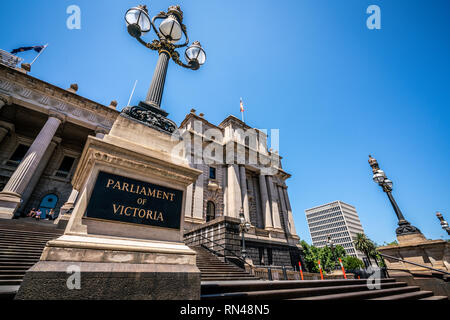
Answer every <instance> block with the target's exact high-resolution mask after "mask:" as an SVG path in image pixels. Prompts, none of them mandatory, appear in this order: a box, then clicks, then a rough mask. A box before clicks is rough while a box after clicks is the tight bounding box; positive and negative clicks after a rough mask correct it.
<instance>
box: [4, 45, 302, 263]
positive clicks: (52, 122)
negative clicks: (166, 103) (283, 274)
mask: <svg viewBox="0 0 450 320" xmlns="http://www.w3.org/2000/svg"><path fill="white" fill-rule="evenodd" d="M11 59H13V57H8V54H7V53H4V52H2V59H1V61H0V62H1V63H0V218H2V217H3V218H4V217H7V216H8V215H9V216H11V214H13V215H14V217H16V218H19V219H23V218H24V219H30V218H25V217H26V215H27V213H28V212H30V210H31V209H33V208H36V209H37V208H40V209H41V211H42V213H43V214H44V215H45V214H46V212H48V211H49V210H51V209H54V211H55V212H56V213H58V214H59V216H60V217H61V218H62V217H63V216H65V215H66V216H67V215H70V213H71V209H73V207H74V205H75V204H76V201H77V196H78V190H75V189H74V188H73V187H72V183H71V181H72V177H73V175H74V173H75V171H76V168H77V164H78V161H79V159H80V156H81V154H82V152H83V148H84V145H85V143H86V139H87V138H88V136H95V137H97V138H102V137H103V136H105V135H107V134H108V132H109V131H110V129H111V127H112V126H113V123H114V121H115V120H116V118H117V117H118V116H119V114H120V111H118V110H116V107H117V103H116V102H115V101H111V103H110V104H109V105H104V104H101V103H98V102H95V101H92V100H90V99H87V98H85V97H82V96H80V95H78V94H77V90H78V86H77V85H76V84H72V85H70V86H68V88H67V89H63V88H59V87H57V86H54V85H52V84H50V83H47V82H45V81H42V80H40V79H37V78H34V77H32V76H31V75H30V74H29V70H28V71H26V70H24V69H23V68H17V67H16V66H15V65H16V63H11ZM178 129H179V130H180V132H183V139H184V140H185V141H192V148H191V149H189V150H190V151H189V152H188V153H187V154H186V156H187V157H188V158H189V163H190V165H191V166H192V167H193V168H195V169H198V170H201V171H202V172H203V173H202V174H201V175H200V176H199V177H198V179H197V181H195V183H193V184H192V185H190V186H188V188H187V191H186V197H185V204H184V207H185V213H184V214H185V223H184V232H185V243H186V244H187V245H203V246H205V247H207V248H209V249H210V250H212V251H213V252H215V253H217V254H218V255H229V252H232V253H234V254H235V255H237V256H240V255H241V250H242V239H241V234H242V233H241V229H240V226H241V225H242V215H243V217H244V218H245V221H247V222H248V223H249V227H248V228H247V230H246V233H245V249H246V253H247V254H246V257H247V260H248V261H250V263H252V264H253V265H255V266H258V265H265V266H268V265H269V266H274V267H276V266H285V267H287V268H292V269H296V268H297V266H298V262H299V261H300V260H301V252H302V251H301V250H302V248H301V246H300V244H299V237H298V235H297V233H296V229H295V225H294V218H293V212H292V208H291V205H290V201H289V196H288V188H287V185H286V180H287V179H288V178H289V177H290V174H289V173H287V172H285V171H284V170H283V168H282V165H281V157H280V156H279V155H278V153H276V152H273V151H272V150H271V149H268V147H267V135H266V134H265V133H264V132H263V131H261V130H258V129H254V128H251V127H249V126H248V125H247V124H246V123H244V122H243V121H241V120H240V119H238V118H236V117H234V116H228V117H227V118H226V119H225V120H223V121H222V122H221V123H220V124H218V125H216V124H212V123H210V122H208V121H207V120H206V119H205V118H204V115H203V114H202V113H200V114H197V112H196V111H195V110H193V109H192V110H191V111H190V112H189V113H188V114H187V116H186V117H185V119H184V120H183V121H182V123H181V125H180V126H179V128H178ZM210 132H215V133H216V134H215V135H216V136H217V135H220V136H221V137H220V139H217V137H213V136H211V134H210ZM196 141H197V142H198V141H200V144H201V146H202V148H204V149H205V148H208V147H210V148H211V149H213V150H215V151H213V152H212V153H210V155H211V154H212V159H206V158H205V156H204V155H203V157H200V158H201V161H198V158H199V157H198V152H196V150H195V143H196ZM239 149H240V150H243V151H242V152H241V153H243V154H244V157H249V155H250V154H253V155H255V156H256V157H257V158H258V159H266V160H268V161H266V162H265V163H266V165H265V167H262V166H261V165H259V164H257V163H249V162H248V161H244V162H242V161H238V160H239V159H237V158H239V151H238V152H234V151H235V150H239ZM217 150H219V151H220V152H216V151H217ZM230 153H232V155H231V156H230ZM214 157H215V158H216V159H214ZM217 157H219V158H220V159H219V160H222V159H227V160H226V161H216V160H217ZM269 160H270V161H272V162H270V161H269ZM273 160H275V161H273ZM267 163H269V168H268V167H267ZM268 169H270V170H268ZM58 220H59V219H58ZM57 222H58V223H61V225H63V226H64V224H63V221H57ZM66 222H67V221H66Z"/></svg>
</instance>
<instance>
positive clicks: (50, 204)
mask: <svg viewBox="0 0 450 320" xmlns="http://www.w3.org/2000/svg"><path fill="white" fill-rule="evenodd" d="M57 203H58V196H57V195H56V194H53V193H51V194H48V195H46V196H45V197H44V198H42V200H41V204H40V205H39V209H40V210H41V212H42V214H41V218H42V219H45V218H47V214H48V213H49V212H50V210H51V209H55V207H56V204H57Z"/></svg>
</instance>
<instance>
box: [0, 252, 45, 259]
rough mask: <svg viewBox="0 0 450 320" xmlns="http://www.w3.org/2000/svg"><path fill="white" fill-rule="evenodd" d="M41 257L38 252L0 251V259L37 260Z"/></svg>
mask: <svg viewBox="0 0 450 320" xmlns="http://www.w3.org/2000/svg"><path fill="white" fill-rule="evenodd" d="M40 257H41V255H40V254H34V255H31V254H18V253H9V254H2V253H0V259H3V260H4V259H26V260H39V258H40Z"/></svg>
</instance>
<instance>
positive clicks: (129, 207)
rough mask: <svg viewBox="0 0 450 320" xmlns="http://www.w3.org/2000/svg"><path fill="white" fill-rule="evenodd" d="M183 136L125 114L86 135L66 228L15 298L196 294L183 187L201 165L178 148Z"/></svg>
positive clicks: (197, 282)
mask: <svg viewBox="0 0 450 320" xmlns="http://www.w3.org/2000/svg"><path fill="white" fill-rule="evenodd" d="M178 143H179V142H178V141H177V140H176V139H173V138H172V137H171V135H169V134H167V133H166V132H163V131H162V130H157V129H154V128H151V127H150V126H147V125H145V124H144V123H142V122H140V121H136V120H133V119H130V118H128V117H127V116H124V115H121V116H119V117H118V118H117V120H116V122H115V123H114V125H113V128H112V129H111V131H110V133H109V134H108V135H106V136H105V137H104V138H103V139H98V138H95V137H89V138H88V139H87V142H86V145H85V148H84V150H83V154H82V157H81V159H80V161H79V165H78V167H77V171H76V173H75V176H74V178H73V181H72V184H73V186H74V188H75V189H76V190H79V191H80V193H79V196H78V201H77V204H76V206H75V208H74V209H73V212H72V214H71V217H70V220H69V222H68V224H67V227H66V229H65V233H64V235H62V236H61V237H59V238H58V239H55V240H52V241H49V242H48V243H47V245H46V247H45V249H44V251H43V253H42V256H41V259H40V261H39V262H38V263H37V264H36V265H34V266H33V267H32V268H31V269H30V270H29V271H28V272H27V273H26V275H25V278H24V281H23V284H22V286H21V287H20V290H19V292H18V294H17V295H16V299H199V298H200V271H199V270H198V269H197V267H196V262H195V252H194V251H193V250H191V249H189V247H187V246H186V245H184V243H183V224H184V203H185V201H184V198H185V191H186V188H187V186H188V185H190V184H191V183H193V182H194V181H195V180H196V179H197V177H198V175H199V174H200V173H201V172H200V171H198V170H196V169H192V168H190V167H189V166H188V163H187V162H186V160H185V159H183V158H181V157H180V156H179V155H174V154H173V150H176V149H177V146H178ZM180 151H181V150H180Z"/></svg>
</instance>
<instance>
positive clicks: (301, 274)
mask: <svg viewBox="0 0 450 320" xmlns="http://www.w3.org/2000/svg"><path fill="white" fill-rule="evenodd" d="M298 268H299V270H300V277H301V278H302V280H303V270H302V264H301V262H300V261H299V262H298Z"/></svg>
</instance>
